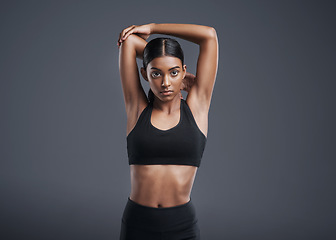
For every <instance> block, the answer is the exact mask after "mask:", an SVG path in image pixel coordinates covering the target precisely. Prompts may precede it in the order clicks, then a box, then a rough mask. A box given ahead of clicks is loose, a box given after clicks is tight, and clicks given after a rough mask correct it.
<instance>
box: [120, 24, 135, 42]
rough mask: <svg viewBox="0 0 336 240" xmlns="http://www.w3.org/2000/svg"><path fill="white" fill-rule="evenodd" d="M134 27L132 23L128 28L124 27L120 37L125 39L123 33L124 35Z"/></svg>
mask: <svg viewBox="0 0 336 240" xmlns="http://www.w3.org/2000/svg"><path fill="white" fill-rule="evenodd" d="M134 27H135V25H132V26H130V27H128V28H125V29H124V31H123V34H122V39H125V38H124V37H125V35H126V34H127V33H128V32H129V31H130V30H132V29H133V28H134Z"/></svg>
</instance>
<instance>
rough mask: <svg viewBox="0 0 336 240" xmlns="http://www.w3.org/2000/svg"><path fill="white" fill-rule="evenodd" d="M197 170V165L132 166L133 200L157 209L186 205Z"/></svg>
mask: <svg viewBox="0 0 336 240" xmlns="http://www.w3.org/2000/svg"><path fill="white" fill-rule="evenodd" d="M196 172H197V167H196V166H187V165H130V173H131V193H130V199H131V200H132V201H134V202H136V203H138V204H141V205H144V206H148V207H155V208H164V207H174V206H178V205H182V204H185V203H187V202H188V201H189V200H190V193H191V190H192V186H193V183H194V179H195V176H196Z"/></svg>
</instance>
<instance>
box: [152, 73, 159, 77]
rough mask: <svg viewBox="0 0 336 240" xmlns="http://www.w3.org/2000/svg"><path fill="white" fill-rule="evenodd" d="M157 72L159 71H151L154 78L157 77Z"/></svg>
mask: <svg viewBox="0 0 336 240" xmlns="http://www.w3.org/2000/svg"><path fill="white" fill-rule="evenodd" d="M159 74H160V73H158V72H153V73H152V77H154V78H155V77H158V76H159Z"/></svg>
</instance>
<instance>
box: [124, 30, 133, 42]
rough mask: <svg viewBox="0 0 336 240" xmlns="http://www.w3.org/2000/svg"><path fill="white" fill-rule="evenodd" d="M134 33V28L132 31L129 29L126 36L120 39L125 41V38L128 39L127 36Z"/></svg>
mask: <svg viewBox="0 0 336 240" xmlns="http://www.w3.org/2000/svg"><path fill="white" fill-rule="evenodd" d="M134 32H135V31H134V28H133V29H131V30H129V31H128V32H127V33H126V34H125V36H124V37H123V38H122V39H123V40H126V39H127V38H128V36H129V35H131V34H132V33H134Z"/></svg>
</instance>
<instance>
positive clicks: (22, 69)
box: [0, 0, 336, 240]
mask: <svg viewBox="0 0 336 240" xmlns="http://www.w3.org/2000/svg"><path fill="white" fill-rule="evenodd" d="M334 10H335V4H334V3H333V2H332V1H210V0H209V1H204V2H203V1H202V2H191V1H164V2H156V3H155V1H133V2H131V1H118V2H113V1H1V3H0V18H1V21H0V24H1V25H0V31H1V32H0V35H1V38H0V41H1V45H0V48H1V53H0V62H1V71H0V78H1V87H0V99H1V105H0V107H1V108H0V110H1V125H0V141H1V152H0V154H1V155H0V157H1V166H0V171H1V172H0V173H1V179H0V186H1V209H0V210H1V214H0V219H1V234H2V235H3V236H2V238H1V239H8V240H9V239H49V240H52V239H62V240H68V239H69V240H72V239H81V240H84V239H100V240H103V239H118V236H119V228H120V221H121V215H122V212H123V208H124V206H125V203H126V200H127V197H128V195H129V192H130V176H129V166H128V161H127V152H126V112H125V109H124V102H123V95H122V88H121V83H120V78H119V71H118V47H117V39H118V36H119V33H120V31H121V30H122V29H124V28H126V27H128V26H130V25H132V24H135V25H141V24H146V23H150V22H155V23H167V22H170V23H193V24H201V25H208V26H213V27H214V28H215V29H216V30H217V34H218V38H219V44H220V49H219V50H220V56H219V67H218V75H217V80H216V83H215V89H214V92H213V98H212V101H211V107H210V112H209V131H208V142H207V146H206V149H205V152H204V156H203V159H202V163H201V167H200V169H199V170H198V173H197V177H196V180H195V183H194V187H193V190H192V198H193V201H194V204H195V206H196V209H197V214H198V218H199V224H200V227H201V234H202V239H204V240H217V239H218V240H220V239H231V240H240V239H258V240H263V239H272V240H277V239H286V240H290V239H295V240H298V239H305V240H309V239H335V237H336V230H335V228H333V227H334V225H335V220H336V219H335V215H336V210H335V205H334V204H335V202H336V191H335V180H336V177H335V127H334V123H335V106H334V105H335V104H334V103H335V85H336V84H335V83H334V81H335V63H336V61H335V60H336V59H335V58H336V51H335V48H336V47H335V42H336V34H335V20H336V17H335V14H334V13H335V11H334ZM159 36H160V35H153V36H151V37H150V38H149V39H148V40H151V39H153V38H155V37H159ZM177 40H178V41H179V42H180V43H181V45H182V47H183V49H184V51H185V55H186V65H187V67H188V70H189V71H190V72H192V73H195V67H196V61H197V56H198V47H197V45H195V44H193V43H190V42H187V41H184V40H182V39H177ZM138 64H141V62H138ZM141 81H142V83H143V85H144V88H145V90H146V92H147V90H148V84H146V83H147V82H145V81H144V80H141ZM184 96H186V95H185V93H184Z"/></svg>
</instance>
